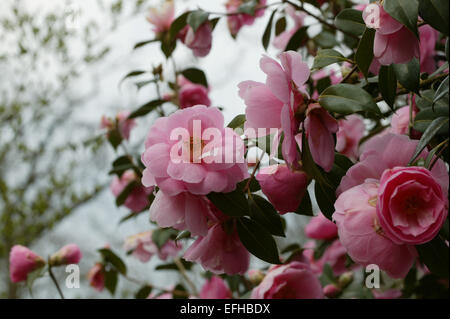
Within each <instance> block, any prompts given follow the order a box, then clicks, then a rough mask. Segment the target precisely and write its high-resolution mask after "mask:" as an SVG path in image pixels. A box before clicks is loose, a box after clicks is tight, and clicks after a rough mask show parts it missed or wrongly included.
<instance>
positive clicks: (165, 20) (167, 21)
mask: <svg viewBox="0 0 450 319" xmlns="http://www.w3.org/2000/svg"><path fill="white" fill-rule="evenodd" d="M174 16H175V6H174V3H173V1H172V0H166V1H164V3H163V4H161V5H160V6H159V7H153V8H150V10H149V13H148V15H147V21H148V22H150V23H151V24H153V26H154V29H153V30H154V31H155V33H161V32H166V31H169V29H170V26H171V25H172V22H173V20H174Z"/></svg>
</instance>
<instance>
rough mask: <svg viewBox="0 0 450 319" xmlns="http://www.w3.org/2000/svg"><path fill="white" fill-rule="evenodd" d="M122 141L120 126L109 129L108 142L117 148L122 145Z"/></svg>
mask: <svg viewBox="0 0 450 319" xmlns="http://www.w3.org/2000/svg"><path fill="white" fill-rule="evenodd" d="M122 141H123V138H122V134H120V131H119V129H118V128H115V129H113V130H109V131H108V142H109V143H110V144H111V146H112V147H113V148H114V149H116V148H117V147H118V146H119V145H120V143H122Z"/></svg>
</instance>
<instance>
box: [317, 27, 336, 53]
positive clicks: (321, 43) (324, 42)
mask: <svg viewBox="0 0 450 319" xmlns="http://www.w3.org/2000/svg"><path fill="white" fill-rule="evenodd" d="M313 41H314V42H315V43H316V44H317V46H318V47H320V48H323V49H331V48H333V47H335V46H337V45H339V43H338V42H337V41H336V35H335V34H334V33H332V32H329V31H327V30H322V32H320V33H319V34H318V35H316V36H315V37H314V38H313Z"/></svg>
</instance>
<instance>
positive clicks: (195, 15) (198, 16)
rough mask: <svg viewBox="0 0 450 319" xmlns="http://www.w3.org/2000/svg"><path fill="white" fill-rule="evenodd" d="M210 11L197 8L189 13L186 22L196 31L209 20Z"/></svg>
mask: <svg viewBox="0 0 450 319" xmlns="http://www.w3.org/2000/svg"><path fill="white" fill-rule="evenodd" d="M208 17H209V13H208V12H206V11H203V10H196V11H192V12H191V13H189V15H188V16H187V19H186V23H187V24H189V25H190V26H191V28H192V29H193V30H194V32H196V31H197V29H198V28H199V27H200V26H201V25H202V24H203V23H205V22H206V21H207V20H208Z"/></svg>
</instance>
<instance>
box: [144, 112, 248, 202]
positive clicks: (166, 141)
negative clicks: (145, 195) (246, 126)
mask: <svg viewBox="0 0 450 319" xmlns="http://www.w3.org/2000/svg"><path fill="white" fill-rule="evenodd" d="M145 148H146V149H145V152H144V153H143V154H142V157H141V158H142V162H143V163H144V165H145V166H146V169H145V170H144V172H143V177H142V183H143V184H144V185H145V186H147V187H150V186H153V185H157V186H158V187H159V188H160V190H161V191H162V192H163V193H164V194H166V195H169V196H174V195H177V194H179V193H181V192H190V193H192V194H195V195H206V194H209V193H210V192H224V193H227V192H231V191H233V190H234V189H235V188H236V184H237V183H238V182H240V181H242V180H243V179H245V178H247V177H248V175H249V174H248V170H247V165H246V164H245V160H244V154H245V145H244V143H243V141H242V140H241V138H240V136H239V135H237V134H236V133H235V132H234V131H233V130H232V129H231V128H228V127H225V128H224V118H223V115H222V113H221V112H220V111H219V109H217V108H215V107H206V106H204V105H197V106H193V107H190V108H187V109H183V110H178V111H176V112H175V113H173V114H171V115H170V116H168V117H163V118H159V119H157V120H156V122H155V124H154V125H153V126H152V128H151V129H150V131H149V134H148V136H147V139H146V142H145ZM180 153H181V154H180Z"/></svg>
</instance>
